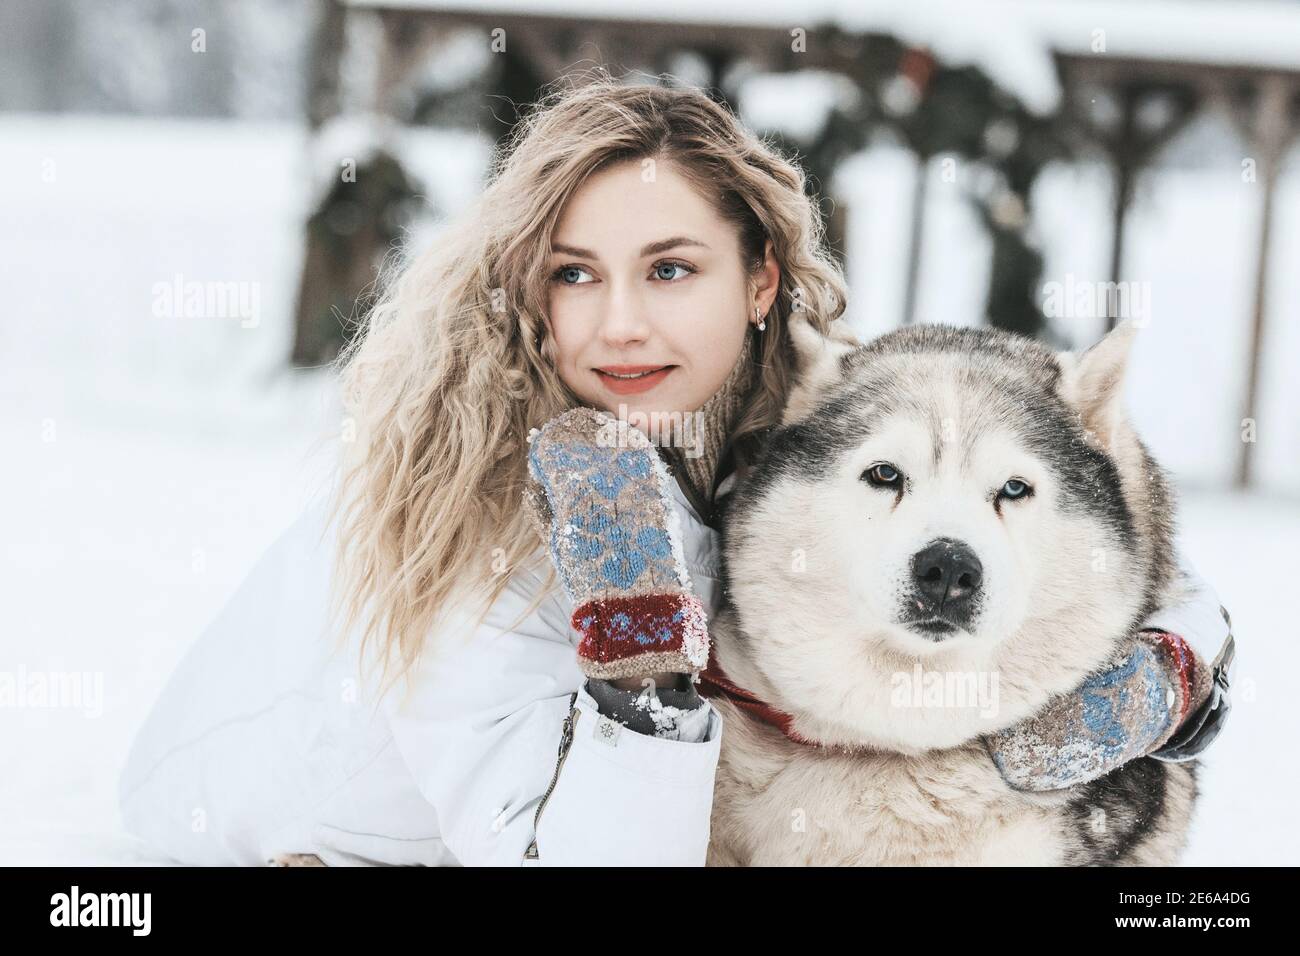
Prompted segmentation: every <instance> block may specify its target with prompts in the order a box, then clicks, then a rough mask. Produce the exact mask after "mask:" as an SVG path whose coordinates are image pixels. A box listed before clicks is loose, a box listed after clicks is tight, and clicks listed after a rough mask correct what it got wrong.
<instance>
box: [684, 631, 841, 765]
mask: <svg viewBox="0 0 1300 956" xmlns="http://www.w3.org/2000/svg"><path fill="white" fill-rule="evenodd" d="M700 693H701V694H702V695H703V696H705V697H725V698H727V700H729V701H731V702H732V703H733V704H735V705H736V706H737V707H739V708H740V709H741V710H743V711H745V712H746V713H748V714H750V715H751V716H753V717H754V718H756V719H757V720H760V721H762V722H763V723H765V724H770V725H771V726H773V727H776V728H777V729H779V730H780V731H781V733H783V734H785V735H786V737H788V738H789V739H791V740H793V741H794V742H795V743H797V744H803V745H804V746H807V747H820V746H821V744H819V743H817V741H815V740H809V739H808V738H807V737H801V736H799V734H797V733H795V731H794V729H793V728H792V726H791V725H792V724H793V723H794V718H793V717H792V716H790V715H789V714H787V713H786V712H785V711H783V710H777V709H776V708H775V707H773V706H772V705H771V704H768V703H765V702H763V701H761V700H759V699H758V698H757V697H755V696H754V695H753V694H752V693H750V692H749V691H747V690H745V688H743V687H741V686H739V685H738V684H735V683H733V682H732V681H731V679H730V678H728V677H727V675H726V674H724V673H723V672H722V668H721V667H720V666H719V665H718V659H717V656H716V655H715V654H714V651H713V648H712V647H710V648H709V666H708V667H706V668H705V669H704V670H702V671H700Z"/></svg>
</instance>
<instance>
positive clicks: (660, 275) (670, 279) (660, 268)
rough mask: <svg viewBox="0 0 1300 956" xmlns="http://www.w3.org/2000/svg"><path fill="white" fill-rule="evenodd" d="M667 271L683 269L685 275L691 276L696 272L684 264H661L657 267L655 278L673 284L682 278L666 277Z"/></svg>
mask: <svg viewBox="0 0 1300 956" xmlns="http://www.w3.org/2000/svg"><path fill="white" fill-rule="evenodd" d="M665 269H669V270H671V269H681V270H682V272H683V273H684V274H685V275H690V274H691V273H693V272H694V271H695V270H694V269H692V268H691V267H690V266H688V265H687V264H686V263H684V262H660V263H658V264H657V265H655V276H656V277H657V278H660V279H662V280H664V281H665V282H673V281H675V280H677V279H680V278H682V276H674V275H664V274H663V271H664V270H665Z"/></svg>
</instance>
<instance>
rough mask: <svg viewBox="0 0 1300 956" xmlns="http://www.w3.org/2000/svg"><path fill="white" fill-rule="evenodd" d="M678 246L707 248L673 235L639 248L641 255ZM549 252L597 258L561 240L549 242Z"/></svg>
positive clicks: (586, 250)
mask: <svg viewBox="0 0 1300 956" xmlns="http://www.w3.org/2000/svg"><path fill="white" fill-rule="evenodd" d="M679 246H699V247H700V248H701V249H707V248H709V246H708V243H705V242H701V241H700V240H699V239H692V238H691V237H690V236H673V237H672V238H670V239H660V240H659V241H658V242H652V243H650V244H649V245H647V246H645V247H644V248H643V249H642V250H641V256H642V257H645V256H653V255H654V254H655V253H657V252H667V251H668V250H669V249H676V248H678V247H679ZM551 252H552V253H553V254H554V253H563V254H564V255H566V256H574V257H576V258H579V259H599V258H600V256H598V255H596V254H595V253H594V252H592V251H591V250H590V249H580V248H578V247H577V246H566V245H565V244H564V243H562V242H553V243H551Z"/></svg>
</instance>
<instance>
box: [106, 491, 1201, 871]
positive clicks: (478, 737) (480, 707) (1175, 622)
mask: <svg viewBox="0 0 1300 956" xmlns="http://www.w3.org/2000/svg"><path fill="white" fill-rule="evenodd" d="M671 485H672V488H673V491H674V492H675V498H676V502H675V503H676V507H677V509H678V512H679V515H680V517H681V519H682V525H681V526H682V528H683V532H684V541H683V547H684V551H685V555H686V563H687V566H688V568H689V570H690V573H691V577H692V580H693V583H694V586H695V590H696V593H697V594H698V595H699V597H700V599H701V600H702V601H703V603H704V605H705V610H706V612H707V613H708V614H709V615H710V617H711V616H712V615H713V611H714V608H715V607H716V601H717V599H718V591H719V581H718V557H719V556H718V536H717V534H716V533H715V532H714V531H713V530H712V529H711V528H709V527H708V526H707V525H705V524H704V523H703V521H702V520H701V519H700V516H699V515H698V513H696V511H695V510H694V508H692V507H691V505H690V504H689V503H688V502H687V499H686V497H685V495H684V494H683V493H682V492H681V489H680V488H679V487H678V486H677V484H676V483H675V482H672V483H671ZM332 543H333V534H332V529H331V528H330V527H328V526H327V524H326V513H325V510H324V508H323V507H322V506H317V507H314V508H312V509H311V510H309V511H308V512H307V513H306V514H305V515H304V516H303V517H302V518H301V519H300V520H299V521H298V522H297V523H296V524H294V525H293V526H292V527H291V528H290V529H289V530H288V531H287V532H286V533H285V534H284V535H283V536H282V537H281V538H280V539H279V541H277V542H276V543H275V544H274V545H273V546H272V547H271V548H270V550H269V551H268V552H267V553H266V555H264V556H263V557H262V559H261V560H260V561H259V563H258V564H257V565H256V566H255V567H254V568H253V570H252V572H251V573H250V574H249V576H248V577H247V579H246V580H245V581H244V582H243V584H242V585H241V586H240V588H239V589H238V591H237V592H236V594H235V595H234V597H233V598H232V599H231V601H230V602H229V604H228V605H227V607H226V608H225V609H224V610H223V611H222V612H221V614H220V615H219V616H218V618H217V619H216V621H215V622H214V623H213V624H212V625H211V626H210V627H209V628H208V630H207V631H206V632H205V633H204V634H203V635H202V636H201V638H200V639H199V641H198V643H197V644H196V645H195V646H194V647H193V648H192V649H191V651H190V652H189V654H188V655H187V657H186V658H185V659H184V660H183V662H182V663H181V665H180V667H179V668H178V670H177V672H176V674H175V675H173V677H172V678H171V681H170V682H169V684H168V685H167V687H166V688H165V690H164V691H163V694H162V696H161V698H160V699H159V701H158V703H157V704H156V706H155V708H154V710H153V712H152V714H151V715H150V717H149V718H148V720H147V721H146V723H145V725H144V727H143V728H142V729H141V731H140V732H139V735H138V737H137V739H136V741H135V743H134V746H133V747H132V750H131V754H130V756H129V758H128V762H127V765H126V767H125V770H124V771H123V774H122V777H121V782H120V799H121V810H122V814H123V817H124V821H125V824H126V827H127V829H128V830H129V831H131V832H133V833H135V834H137V835H138V836H140V837H141V838H143V839H144V840H146V841H148V842H149V843H151V844H153V845H154V846H155V847H157V848H159V849H161V850H162V851H164V852H166V853H167V854H169V855H171V856H173V857H175V858H176V859H177V860H180V861H183V862H188V863H200V864H253V865H256V864H262V863H265V862H266V861H268V860H269V859H270V858H271V857H273V856H276V855H278V854H282V853H314V854H317V855H319V856H320V857H321V858H322V859H323V860H324V861H325V862H326V863H328V864H330V865H349V864H375V863H381V864H429V865H434V864H457V863H460V864H466V865H475V864H502V865H521V864H544V865H566V864H639V865H653V864H686V865H701V864H703V863H704V859H705V852H706V849H707V846H708V840H709V817H710V805H711V801H712V795H713V778H714V771H715V768H716V766H717V761H718V753H719V747H720V744H721V736H722V733H723V730H724V727H723V723H722V718H721V717H720V716H719V714H718V713H717V711H716V710H715V709H713V707H712V705H708V706H709V711H710V716H709V722H708V729H707V732H706V734H705V737H704V740H703V741H702V742H699V743H691V742H684V741H677V740H666V739H661V738H658V737H653V736H649V735H644V734H639V733H636V732H634V731H632V730H630V729H628V728H626V727H622V726H621V725H619V724H617V723H615V722H613V721H611V720H609V719H608V718H602V717H601V716H600V714H599V713H598V711H597V707H596V704H595V701H593V700H592V698H591V697H590V695H588V694H587V693H586V692H585V690H583V689H580V688H581V687H582V684H583V683H584V682H583V678H582V673H581V671H580V670H579V669H578V666H577V660H576V654H575V648H576V644H577V636H576V634H575V633H574V632H572V631H571V629H570V628H569V624H568V622H569V617H570V615H571V613H572V610H573V607H572V604H571V602H570V601H569V600H568V599H567V597H566V596H565V595H564V592H563V590H562V589H561V588H560V587H559V586H558V584H557V585H556V586H555V587H554V588H553V590H552V591H551V593H550V594H549V595H548V596H547V597H546V599H545V600H544V601H543V602H542V603H541V604H540V606H539V607H538V608H537V609H536V610H535V611H534V612H532V613H531V614H530V615H528V616H527V617H525V618H524V619H523V620H522V623H520V624H518V625H517V626H515V627H513V628H509V625H510V624H511V623H512V622H514V621H515V619H516V618H518V617H519V615H520V614H521V612H522V611H523V610H524V609H525V608H526V607H527V605H528V604H529V603H530V600H531V598H532V596H533V594H534V593H535V592H536V589H538V588H539V587H540V585H541V580H542V579H541V575H540V572H538V573H537V574H535V575H529V574H523V573H516V574H514V575H512V577H511V580H510V582H509V585H508V588H507V590H506V591H505V592H504V594H503V595H502V597H501V598H500V600H499V601H497V602H496V603H495V604H494V605H493V607H492V609H491V611H490V612H489V614H488V617H487V619H486V621H485V622H484V623H483V624H482V625H480V626H479V627H478V628H477V629H475V630H473V631H472V632H471V630H470V627H469V624H470V623H472V622H468V621H466V622H464V624H465V626H464V629H463V633H461V634H448V635H444V637H447V638H451V640H447V641H445V642H443V643H441V644H440V646H439V650H438V652H437V653H435V654H428V655H425V660H424V662H423V664H422V665H421V666H420V667H419V669H418V670H417V672H416V673H415V674H414V681H413V688H412V690H411V692H410V694H409V696H407V697H406V699H405V700H404V701H402V700H399V697H400V695H399V693H398V692H396V691H394V692H391V693H389V694H388V695H386V696H385V697H384V698H383V699H381V700H374V699H373V698H372V697H370V696H369V695H368V694H367V693H366V692H365V691H364V689H363V688H362V687H361V685H360V682H359V680H358V677H357V669H356V666H355V664H354V663H353V662H354V661H355V658H356V649H355V645H354V644H348V645H347V647H346V649H345V651H344V652H341V653H336V654H333V655H331V653H330V651H331V647H332V639H331V635H329V634H328V633H327V626H326V608H327V598H328V593H327V592H328V586H329V580H330V570H331V562H332V559H333V554H332ZM1185 570H1186V571H1187V572H1188V573H1189V574H1193V578H1194V580H1195V581H1196V582H1197V583H1198V585H1199V590H1197V591H1195V592H1194V593H1193V595H1192V597H1191V598H1190V600H1189V601H1188V602H1187V603H1186V604H1183V605H1179V606H1177V607H1174V608H1170V609H1168V610H1167V611H1163V612H1159V613H1157V614H1156V615H1155V617H1154V618H1153V619H1152V620H1151V621H1149V622H1148V626H1152V627H1162V628H1165V629H1167V630H1171V631H1174V632H1176V633H1179V634H1182V635H1183V636H1184V637H1185V638H1186V639H1187V640H1188V641H1189V642H1191V643H1192V645H1193V646H1194V647H1195V648H1196V650H1197V653H1198V654H1201V655H1202V656H1203V657H1204V658H1205V660H1210V659H1212V658H1213V657H1214V656H1215V655H1216V654H1217V653H1218V650H1219V647H1220V646H1221V644H1222V643H1223V640H1224V638H1225V637H1226V635H1227V627H1226V625H1225V624H1224V622H1223V619H1222V617H1221V616H1220V614H1219V605H1218V598H1217V596H1215V595H1214V594H1213V592H1212V591H1211V590H1210V589H1209V588H1208V587H1206V586H1205V585H1204V582H1201V581H1200V580H1199V578H1195V577H1194V572H1191V571H1190V569H1188V568H1185ZM507 628H509V629H507ZM452 630H456V628H452ZM575 693H576V694H577V698H576V707H575V714H574V722H573V733H572V737H571V740H572V743H571V746H570V747H569V749H568V751H567V754H566V756H565V757H564V759H563V760H560V759H558V758H559V750H560V742H561V737H562V733H563V730H564V727H565V721H566V717H568V716H569V713H570V698H571V695H573V694H575ZM557 766H558V767H559V772H558V777H557V776H556V771H557ZM553 777H554V778H555V781H556V782H555V786H554V789H553V791H552V792H551V793H550V795H549V797H548V798H547V799H546V802H545V807H544V811H543V812H542V814H541V817H540V820H539V821H538V822H537V825H536V830H534V817H535V815H536V814H537V811H538V806H539V804H540V803H541V802H542V800H543V797H544V796H545V795H546V793H547V791H548V787H549V786H550V784H551V781H552V779H553ZM534 836H535V837H536V844H537V852H536V854H535V858H527V859H526V857H530V856H531V855H530V854H528V849H529V846H530V844H531V843H532V842H533V840H534Z"/></svg>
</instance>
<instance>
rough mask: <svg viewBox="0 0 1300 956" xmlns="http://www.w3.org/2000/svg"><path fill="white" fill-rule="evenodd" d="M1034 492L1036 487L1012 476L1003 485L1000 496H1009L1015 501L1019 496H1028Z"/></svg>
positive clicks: (999, 492)
mask: <svg viewBox="0 0 1300 956" xmlns="http://www.w3.org/2000/svg"><path fill="white" fill-rule="evenodd" d="M1033 493H1034V489H1033V488H1030V487H1029V486H1028V485H1027V484H1025V483H1024V482H1023V481H1021V480H1020V479H1019V478H1012V479H1011V480H1010V481H1008V482H1007V483H1006V484H1005V485H1003V486H1002V488H1001V490H1000V491H998V497H999V498H1009V499H1011V500H1012V501H1014V500H1015V499H1017V498H1027V497H1029V496H1030V495H1031V494H1033Z"/></svg>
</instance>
